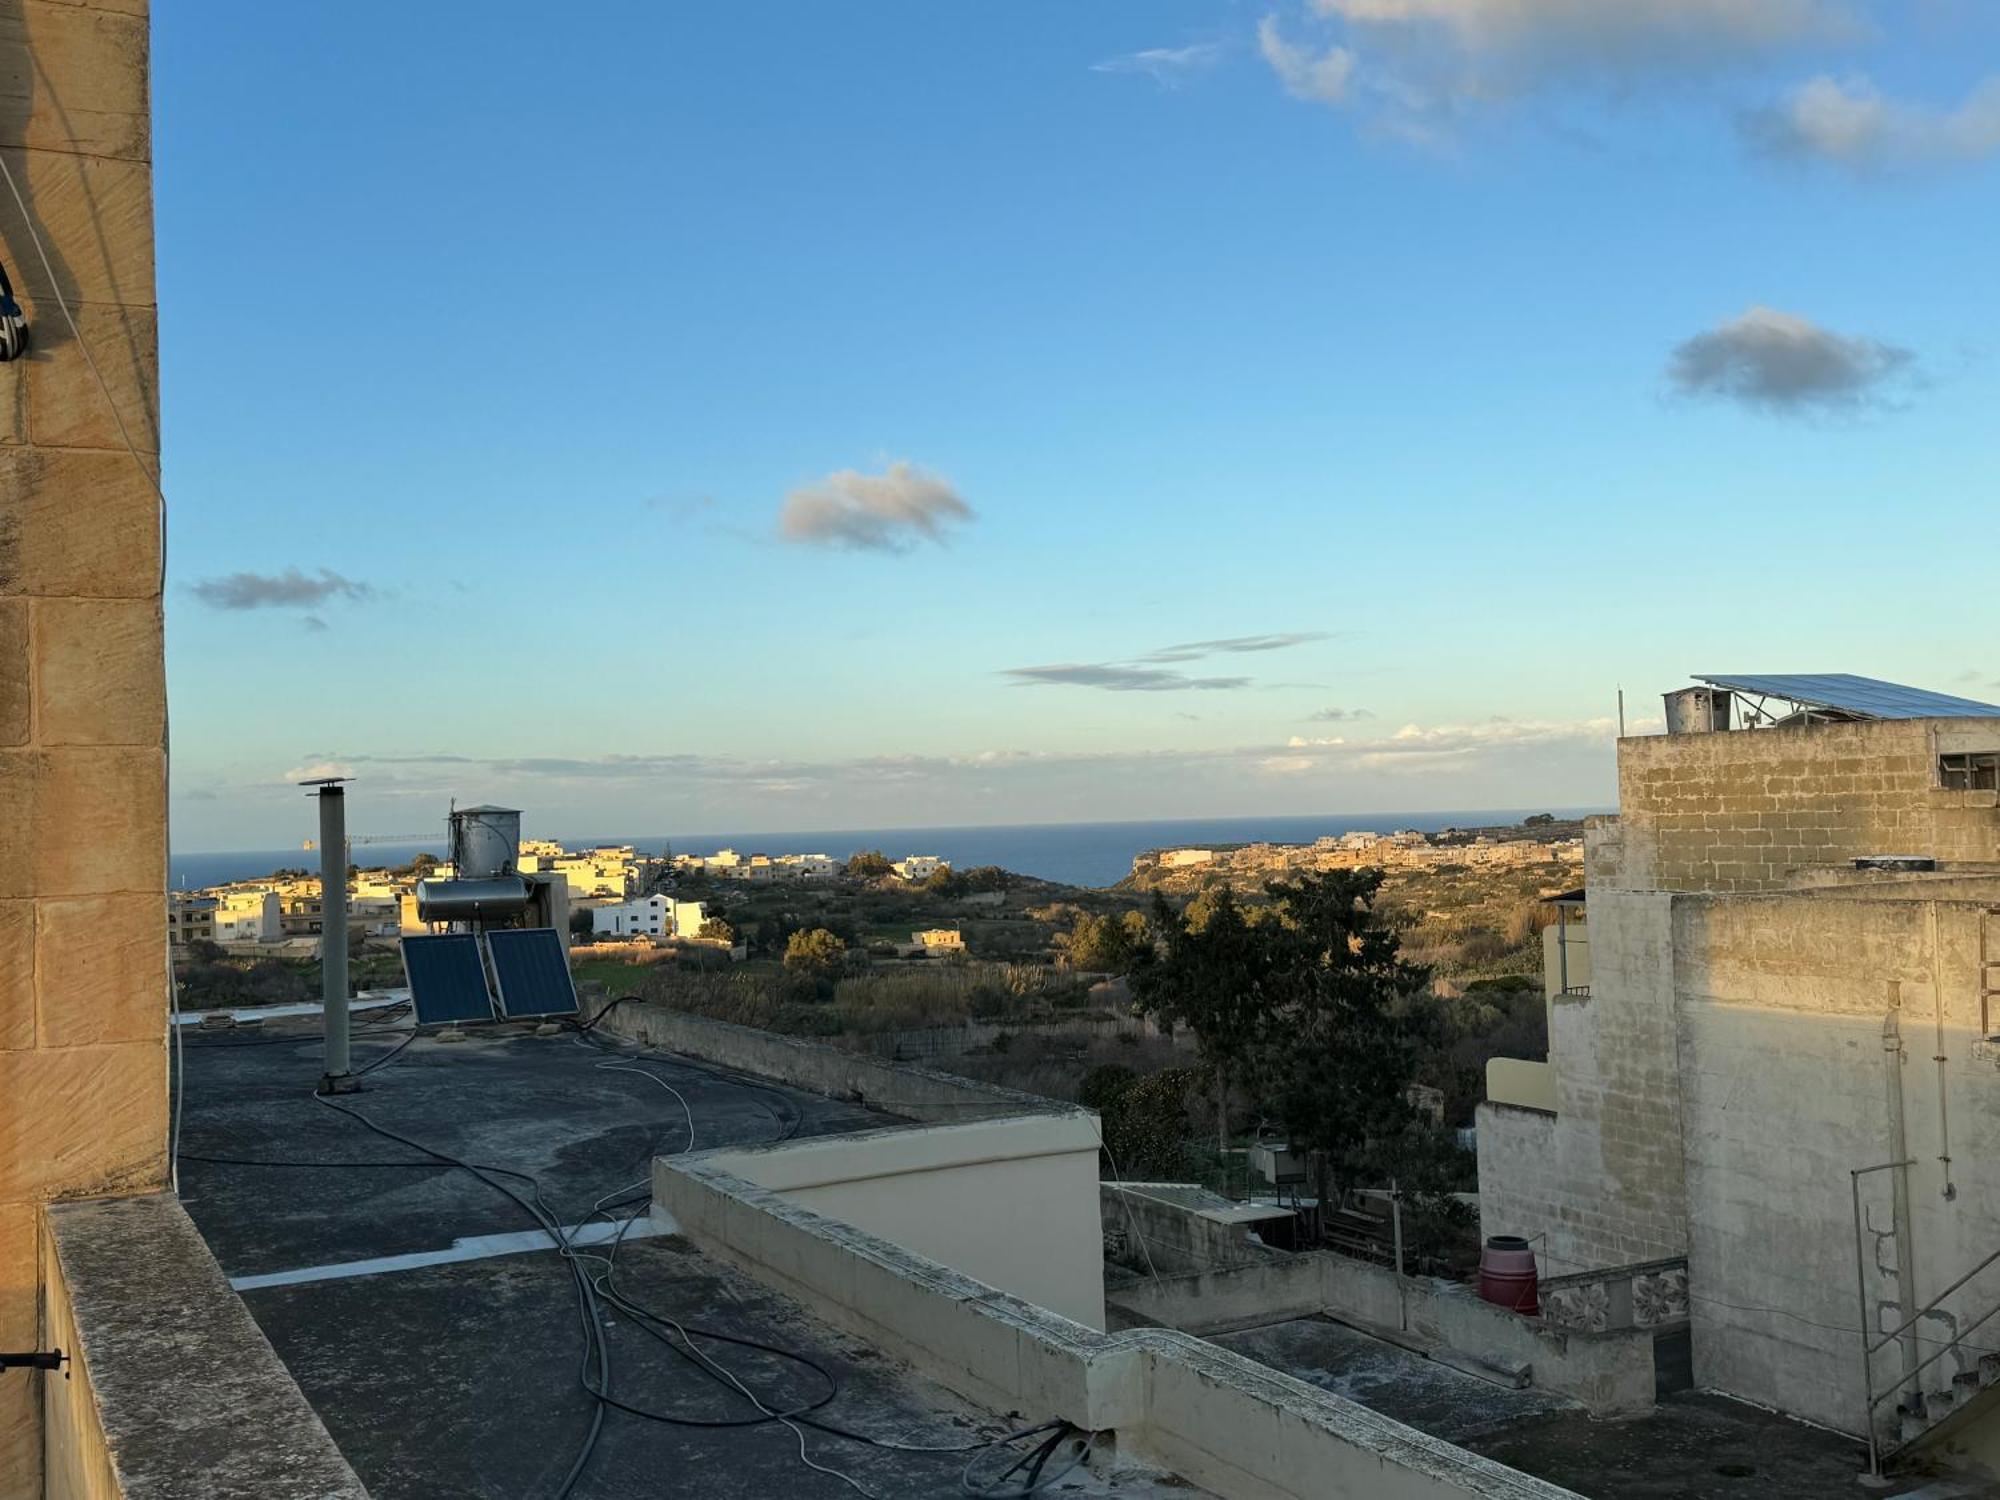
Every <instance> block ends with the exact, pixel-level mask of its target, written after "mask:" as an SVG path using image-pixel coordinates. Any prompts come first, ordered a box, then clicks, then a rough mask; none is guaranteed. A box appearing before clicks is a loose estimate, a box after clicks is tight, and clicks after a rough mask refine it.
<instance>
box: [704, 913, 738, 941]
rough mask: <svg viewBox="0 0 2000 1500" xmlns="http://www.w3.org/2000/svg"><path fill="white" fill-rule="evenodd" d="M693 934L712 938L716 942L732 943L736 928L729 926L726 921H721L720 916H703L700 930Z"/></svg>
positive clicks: (734, 939) (734, 938)
mask: <svg viewBox="0 0 2000 1500" xmlns="http://www.w3.org/2000/svg"><path fill="white" fill-rule="evenodd" d="M695 936H696V937H704V938H712V939H714V940H715V941H717V942H722V943H730V944H734V943H735V941H736V929H735V928H734V927H731V926H730V925H729V924H728V923H727V922H725V921H723V920H722V918H720V917H703V918H702V922H701V930H700V931H699V932H697V933H696V934H695Z"/></svg>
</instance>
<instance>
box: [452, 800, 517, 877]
mask: <svg viewBox="0 0 2000 1500" xmlns="http://www.w3.org/2000/svg"><path fill="white" fill-rule="evenodd" d="M520 853H521V814H520V811H519V810H518V809H516V808H512V807H460V808H455V809H454V810H453V811H452V815H451V862H452V864H453V865H454V866H456V870H455V872H454V873H456V874H457V876H458V878H459V879H461V880H487V879H491V878H492V877H494V876H496V875H512V874H513V873H514V865H515V862H516V860H518V859H519V857H520Z"/></svg>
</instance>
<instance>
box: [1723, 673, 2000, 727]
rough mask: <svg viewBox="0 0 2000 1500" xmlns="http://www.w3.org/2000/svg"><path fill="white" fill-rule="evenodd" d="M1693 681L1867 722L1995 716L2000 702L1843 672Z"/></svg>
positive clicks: (1998, 714) (1771, 674)
mask: <svg viewBox="0 0 2000 1500" xmlns="http://www.w3.org/2000/svg"><path fill="white" fill-rule="evenodd" d="M1695 681H1697V682H1706V683H1709V684H1711V685H1712V686H1714V687H1720V688H1728V689H1729V690H1730V691H1732V692H1738V693H1757V694H1763V695H1766V696H1768V697H1772V698H1786V699H1789V700H1791V701H1792V702H1793V703H1802V704H1804V705H1806V706H1807V707H1808V708H1830V709H1839V710H1841V711H1843V712H1846V713H1853V714H1862V715H1864V716H1866V717H1868V718H1871V719H1988V718H2000V704H1993V703H1980V702H1978V701H1977V700H1975V699H1972V698H1954V697H1953V696H1952V695H1951V694H1949V693H1932V692H1926V691H1925V690H1924V689H1923V688H1913V687H1904V686H1903V685H1902V684H1900V683H1895V682H1883V681H1881V680H1879V679H1877V678H1874V677H1855V676H1852V675H1851V674H1849V673H1846V672H1779V673H1770V674H1764V675H1761V676H1759V675H1753V676H1747V677H1704V676H1701V675H1699V674H1697V675H1696V677H1695Z"/></svg>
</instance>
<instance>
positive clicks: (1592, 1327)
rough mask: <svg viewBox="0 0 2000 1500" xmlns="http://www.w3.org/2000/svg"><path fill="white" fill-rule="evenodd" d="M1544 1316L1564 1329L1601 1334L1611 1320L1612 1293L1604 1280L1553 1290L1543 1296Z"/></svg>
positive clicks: (1553, 1288)
mask: <svg viewBox="0 0 2000 1500" xmlns="http://www.w3.org/2000/svg"><path fill="white" fill-rule="evenodd" d="M1542 1316H1543V1317H1544V1318H1546V1319H1548V1321H1549V1322H1551V1323H1554V1324H1557V1325H1558V1326H1560V1327H1563V1328H1577V1329H1581V1330H1582V1331H1584V1332H1585V1333H1602V1332H1604V1330H1605V1328H1606V1327H1607V1326H1608V1325H1609V1322H1610V1318H1611V1293H1610V1291H1609V1289H1607V1288H1606V1286H1605V1285H1604V1283H1603V1282H1601V1281H1586V1282H1581V1283H1575V1284H1572V1285H1569V1286H1559V1287H1552V1288H1549V1289H1548V1290H1547V1291H1546V1292H1545V1293H1544V1295H1543V1297H1542Z"/></svg>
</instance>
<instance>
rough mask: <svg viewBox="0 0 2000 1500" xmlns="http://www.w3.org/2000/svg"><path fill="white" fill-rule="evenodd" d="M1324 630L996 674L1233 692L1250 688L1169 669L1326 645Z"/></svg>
mask: <svg viewBox="0 0 2000 1500" xmlns="http://www.w3.org/2000/svg"><path fill="white" fill-rule="evenodd" d="M1332 638H1333V637H1332V635H1331V634H1330V633H1329V632H1327V631H1324V630H1290V631H1283V632H1279V633H1274V634H1267V635H1230V636H1220V637H1217V638H1216V639H1213V640H1206V641H1181V642H1179V643H1177V644H1175V645H1172V646H1161V647H1159V648H1158V649H1157V650H1153V651H1148V652H1146V653H1145V654H1144V655H1142V656H1135V657H1130V658H1127V659H1125V660H1122V661H1103V662H1058V663H1055V664H1053V665H1049V666H1037V667H1010V668H1008V669H1007V670H1005V671H1004V672H1002V673H1001V675H1002V676H1003V677H1010V678H1012V679H1013V680H1014V684H1015V686H1017V687H1028V686H1037V685H1041V686H1048V685H1057V686H1063V687H1091V688H1102V689H1104V690H1105V691H1106V692H1112V693H1173V692H1185V691H1190V690H1194V691H1203V692H1232V691H1234V690H1236V689H1238V688H1247V687H1250V686H1252V685H1253V682H1252V679H1251V678H1249V677H1237V676H1231V677H1196V676H1193V675H1192V674H1190V673H1187V672H1177V671H1173V670H1170V669H1171V668H1172V667H1174V666H1177V665H1181V664H1184V663H1186V662H1191V661H1201V660H1202V659H1204V658H1206V657H1210V656H1244V655H1252V654H1256V653H1260V652H1265V651H1283V650H1286V649H1287V648H1289V647H1292V646H1303V645H1305V644H1307V643H1308V642H1311V641H1325V640H1331V639H1332Z"/></svg>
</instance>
